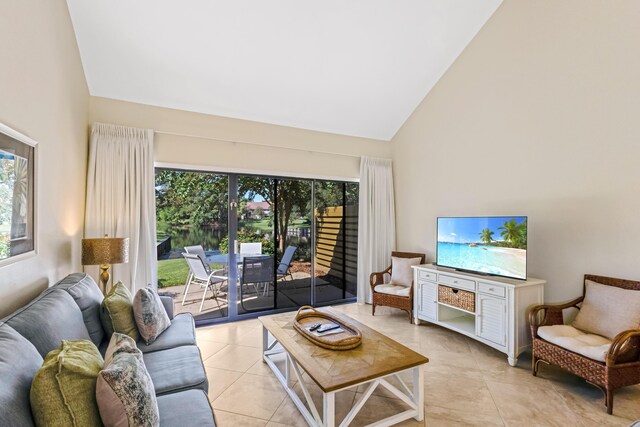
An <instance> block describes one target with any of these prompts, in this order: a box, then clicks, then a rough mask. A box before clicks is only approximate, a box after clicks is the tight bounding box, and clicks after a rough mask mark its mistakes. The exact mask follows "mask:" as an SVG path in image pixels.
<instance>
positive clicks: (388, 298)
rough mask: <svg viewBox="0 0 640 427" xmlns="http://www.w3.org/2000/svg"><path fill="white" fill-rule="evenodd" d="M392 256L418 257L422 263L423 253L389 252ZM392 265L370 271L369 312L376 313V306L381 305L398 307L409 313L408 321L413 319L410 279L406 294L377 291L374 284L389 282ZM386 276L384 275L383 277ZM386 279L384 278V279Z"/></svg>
mask: <svg viewBox="0 0 640 427" xmlns="http://www.w3.org/2000/svg"><path fill="white" fill-rule="evenodd" d="M391 256H392V257H397V258H420V264H424V262H425V255H424V254H420V253H414V252H391ZM392 267H393V265H390V266H389V267H388V268H387V269H386V270H384V271H380V272H376V273H371V275H370V276H369V284H370V285H371V295H372V308H371V314H372V315H375V314H376V306H378V305H383V306H387V307H393V308H398V309H400V310H404V311H406V312H407V313H408V314H409V322H412V319H413V281H411V287H410V288H409V291H408V293H407V292H403V294H404V293H407V295H406V296H405V295H394V294H390V293H385V292H377V291H376V286H378V285H384V284H387V283H388V282H389V278H390V277H391V272H392V270H391V269H392ZM385 276H386V277H385ZM385 279H386V280H385Z"/></svg>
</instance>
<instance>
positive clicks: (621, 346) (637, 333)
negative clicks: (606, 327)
mask: <svg viewBox="0 0 640 427" xmlns="http://www.w3.org/2000/svg"><path fill="white" fill-rule="evenodd" d="M606 362H607V366H613V365H618V364H622V363H633V362H635V363H640V329H631V330H628V331H624V332H620V333H619V334H618V335H616V337H615V338H614V339H613V342H612V343H611V347H609V352H608V353H607V358H606Z"/></svg>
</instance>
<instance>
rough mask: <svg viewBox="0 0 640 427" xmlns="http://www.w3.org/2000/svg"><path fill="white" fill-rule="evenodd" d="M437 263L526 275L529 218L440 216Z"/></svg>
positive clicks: (488, 271)
mask: <svg viewBox="0 0 640 427" xmlns="http://www.w3.org/2000/svg"><path fill="white" fill-rule="evenodd" d="M437 263H438V265H441V266H445V267H453V268H459V269H464V270H470V271H478V272H482V273H487V274H496V275H499V276H507V277H515V278H519V279H526V278H527V217H524V216H514V217H484V218H438V259H437Z"/></svg>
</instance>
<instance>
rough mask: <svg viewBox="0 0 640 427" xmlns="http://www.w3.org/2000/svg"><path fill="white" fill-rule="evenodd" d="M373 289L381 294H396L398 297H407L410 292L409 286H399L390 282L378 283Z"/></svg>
mask: <svg viewBox="0 0 640 427" xmlns="http://www.w3.org/2000/svg"><path fill="white" fill-rule="evenodd" d="M373 289H374V290H375V291H376V292H379V293H381V294H388V295H397V296H400V297H408V296H409V293H410V292H411V286H399V285H392V284H386V285H378V286H376V287H375V288H373Z"/></svg>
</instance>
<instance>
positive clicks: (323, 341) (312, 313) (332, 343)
mask: <svg viewBox="0 0 640 427" xmlns="http://www.w3.org/2000/svg"><path fill="white" fill-rule="evenodd" d="M303 310H306V311H304V312H303ZM314 323H322V324H323V325H324V324H327V323H336V324H338V325H340V327H341V328H342V329H343V330H344V332H340V333H337V334H331V335H326V336H316V335H315V334H314V333H313V332H309V331H308V330H307V328H308V327H309V326H311V325H312V324H314ZM293 327H294V328H295V329H296V331H298V332H299V333H301V334H302V335H303V336H304V337H305V338H306V339H308V340H309V341H311V342H312V343H314V344H315V345H317V346H320V347H322V348H326V349H329V350H351V349H352V348H356V347H357V346H359V345H360V344H361V343H362V333H360V331H359V330H358V328H356V327H355V326H352V325H350V324H349V323H347V322H345V321H344V320H342V319H340V318H338V317H336V316H332V315H331V314H329V313H325V312H323V311H318V310H316V309H315V308H313V307H311V306H309V305H305V306H303V307H300V308H299V309H298V313H296V318H295V320H294V321H293Z"/></svg>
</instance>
